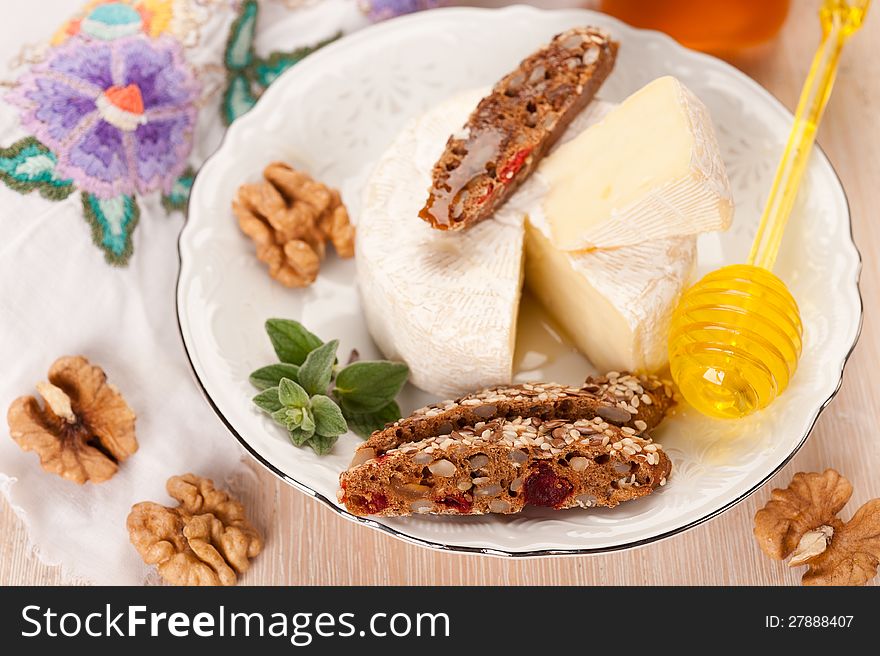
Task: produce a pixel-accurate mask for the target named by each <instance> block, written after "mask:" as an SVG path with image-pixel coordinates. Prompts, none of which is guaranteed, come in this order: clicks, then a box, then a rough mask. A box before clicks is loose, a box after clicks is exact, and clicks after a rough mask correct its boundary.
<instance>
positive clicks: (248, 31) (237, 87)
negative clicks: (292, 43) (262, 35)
mask: <svg viewBox="0 0 880 656" xmlns="http://www.w3.org/2000/svg"><path fill="white" fill-rule="evenodd" d="M258 13H259V7H258V5H257V2H256V0H247V1H246V2H244V3H243V4H242V6H241V10H240V12H239V15H238V18H236V19H235V21H234V22H233V23H232V26H231V27H230V29H229V37H228V39H227V41H226V52H225V54H224V61H225V63H226V70H227V79H226V90H225V91H224V92H223V102H222V104H221V108H220V111H221V114H222V116H223V121H224V122H225V123H226V124H227V125H229V124H230V123H232V121H234V120H235V119H236V118H238V117H239V116H241V115H242V114H244V113H245V112H247V111H248V110H249V109H250V108H251V107H253V106H254V103H256V102H257V98H259V96H260V94H262V93H263V91H265V90H266V87H268V86H269V85H270V84H271V83H272V82H273V81H274V80H276V79H277V78H278V76H279V75H281V73H283V72H284V71H285V70H287V69H288V68H290V67H291V66H293V65H294V64H296V63H297V62H298V61H300V60H302V59H303V57H306V56H307V55H309V54H311V53H312V52H314V51H315V50H317V49H318V48H321V47H323V46H325V45H327V44H328V43H330V42H331V41H335V40H336V39H338V38H339V37H340V36H342V33H341V32H339V33H338V34H335V35H333V36H332V37H330V38H329V39H325V40H323V41H321V42H319V43H317V44H316V45H314V46H304V47H302V48H297V49H296V50H291V51H279V52H273V53H272V54H271V55H269V56H268V57H266V58H265V59H263V58H259V57H257V56H256V53H255V50H254V33H255V30H256V24H257V14H258Z"/></svg>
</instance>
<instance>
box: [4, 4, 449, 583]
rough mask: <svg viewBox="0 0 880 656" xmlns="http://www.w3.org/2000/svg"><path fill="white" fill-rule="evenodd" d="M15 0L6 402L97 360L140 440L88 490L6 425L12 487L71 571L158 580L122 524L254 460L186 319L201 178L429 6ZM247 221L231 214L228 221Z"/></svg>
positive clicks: (39, 546)
mask: <svg viewBox="0 0 880 656" xmlns="http://www.w3.org/2000/svg"><path fill="white" fill-rule="evenodd" d="M81 2H82V0H79V2H77V1H75V0H40V2H39V10H38V11H35V10H34V7H35V5H34V3H15V9H10V8H8V7H7V8H6V9H4V21H3V22H2V24H0V78H2V81H0V84H2V86H3V88H2V89H0V91H2V100H0V207H2V215H0V314H2V324H0V325H2V338H0V356H2V362H3V369H4V374H3V377H2V379H0V403H2V404H3V407H8V406H9V404H10V403H11V402H12V400H13V399H15V398H16V397H19V396H21V395H24V394H33V393H34V385H35V384H36V383H38V382H40V381H42V380H45V378H46V372H47V370H48V368H49V366H50V364H51V363H52V362H53V361H54V360H55V359H56V358H57V357H59V356H61V355H77V354H82V355H85V356H86V357H87V358H89V359H90V360H91V361H92V362H94V363H97V364H100V365H101V366H102V367H103V368H104V369H105V371H106V373H107V375H108V377H109V380H110V382H111V383H113V384H114V385H116V386H117V387H118V388H119V389H120V390H121V391H122V393H123V394H124V396H125V398H126V400H127V401H128V403H129V404H130V405H131V406H132V408H133V409H134V410H135V412H136V413H137V437H138V441H139V443H140V449H139V451H138V452H137V453H136V454H135V455H134V456H133V457H132V458H131V459H130V460H128V461H126V462H125V463H124V464H123V465H122V466H121V468H120V470H119V473H118V474H117V475H116V476H115V477H113V478H112V479H111V480H110V481H108V482H106V483H102V484H100V485H95V484H91V483H87V484H85V485H82V486H78V485H76V484H74V483H71V482H69V481H66V480H63V479H62V478H60V477H58V476H55V475H52V474H48V473H46V472H44V471H43V470H42V469H41V467H40V465H39V462H38V458H37V457H36V455H35V454H34V453H26V452H23V451H22V450H20V449H19V448H18V446H17V445H16V444H15V443H14V442H13V441H12V440H11V439H9V438H8V435H7V436H4V437H3V439H0V486H2V489H3V491H4V493H5V495H6V497H7V499H8V500H9V501H10V503H11V504H12V506H13V507H14V509H15V511H16V512H17V513H18V515H19V516H20V517H21V518H22V519H23V521H24V522H25V523H26V525H27V527H28V533H29V536H30V539H31V541H32V544H33V547H34V549H35V551H36V552H37V554H38V555H39V557H40V558H41V559H43V560H44V561H46V562H48V563H53V564H60V565H62V566H63V567H64V571H65V573H66V574H68V575H74V576H78V577H84V578H86V579H88V580H91V581H95V582H98V583H108V584H121V583H139V582H142V581H143V580H144V579H145V577H146V576H147V575H148V569H147V568H146V567H145V566H144V565H143V564H142V563H141V562H140V559H139V557H138V556H137V554H136V552H135V550H134V549H133V548H132V547H131V545H130V544H129V540H128V535H127V531H126V528H125V518H126V515H127V514H128V511H129V509H130V507H131V505H132V504H133V503H135V502H138V501H142V500H153V501H158V502H160V503H165V502H168V498H167V496H166V494H165V491H164V484H165V481H166V479H167V478H168V477H169V476H171V475H174V474H180V473H184V472H186V471H193V472H197V473H198V474H200V475H203V476H208V477H212V478H214V479H215V481H216V482H217V483H218V484H220V485H222V484H224V482H225V483H228V482H229V480H230V476H231V474H232V473H233V472H234V471H235V470H236V469H237V468H239V466H240V460H241V457H242V454H241V452H240V451H239V449H238V447H237V445H236V444H235V443H234V441H233V440H231V439H229V436H228V435H227V434H226V432H225V429H224V427H223V426H222V424H221V423H220V422H219V420H218V419H217V418H216V417H215V416H214V415H213V414H212V412H211V410H210V409H209V407H208V405H207V404H206V403H205V402H204V400H203V399H202V398H201V396H200V394H199V392H198V391H197V387H196V385H195V384H194V382H193V379H192V377H191V373H190V370H189V367H188V364H187V360H186V357H185V356H184V353H183V349H182V345H181V342H180V338H179V335H178V332H177V320H176V317H175V313H174V312H175V311H174V287H175V279H176V275H177V269H178V256H177V236H178V232H179V231H180V228H181V225H182V221H183V212H182V211H183V209H184V208H185V204H186V199H187V195H188V192H189V189H190V186H191V184H192V180H193V172H194V171H195V170H197V168H198V166H199V165H200V164H201V163H202V162H203V161H204V160H205V158H206V157H207V156H208V155H210V153H211V152H212V151H213V150H214V149H215V148H216V147H217V145H218V144H219V141H220V139H221V138H222V135H223V132H224V129H225V126H226V125H227V124H228V123H229V122H230V121H231V120H234V118H235V117H236V116H238V115H240V114H242V113H243V112H246V111H247V110H248V109H249V108H250V107H251V106H252V105H253V104H254V102H255V101H256V99H257V98H258V97H259V95H260V93H261V91H262V90H263V89H265V88H266V87H267V86H268V85H269V84H270V83H271V82H272V81H273V80H274V79H275V78H276V77H277V76H278V75H280V74H281V73H282V72H283V71H284V70H285V69H286V68H288V67H289V66H292V65H294V64H296V63H297V62H298V61H299V60H300V59H302V58H303V57H305V56H306V55H308V54H309V52H311V51H312V50H313V49H314V48H317V47H320V46H321V45H323V44H325V43H327V42H329V41H332V40H333V39H335V38H337V37H338V36H339V35H341V34H344V33H346V32H350V31H352V30H355V29H358V28H360V27H362V26H364V25H366V24H368V22H369V20H371V19H372V20H377V19H380V18H384V17H386V16H388V15H391V14H393V13H396V12H400V11H406V10H411V9H417V8H423V7H425V6H428V5H430V4H436V3H431V2H425V1H423V0H410V1H406V2H402V1H397V2H394V1H389V0H384V1H378V0H377V1H374V2H373V3H372V5H371V7H370V9H369V12H368V14H369V15H366V14H365V12H364V11H363V10H362V9H361V8H359V7H358V6H357V4H356V2H355V1H354V0H318V1H309V0H305V1H303V0H262V1H261V2H260V3H259V4H258V3H257V2H256V1H255V0H235V1H233V0H117V1H108V0H93V1H91V2H88V3H87V4H85V5H84V6H83V5H82V4H81ZM230 220H231V218H230Z"/></svg>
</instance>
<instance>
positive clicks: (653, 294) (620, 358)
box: [525, 221, 697, 371]
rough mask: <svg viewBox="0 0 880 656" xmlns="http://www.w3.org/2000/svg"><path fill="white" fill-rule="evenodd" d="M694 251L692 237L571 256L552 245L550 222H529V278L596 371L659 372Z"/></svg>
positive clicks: (527, 231) (545, 305)
mask: <svg viewBox="0 0 880 656" xmlns="http://www.w3.org/2000/svg"><path fill="white" fill-rule="evenodd" d="M696 254H697V249H696V237H692V236H691V237H677V238H674V239H661V240H658V241H653V242H644V243H641V244H638V245H636V246H629V247H627V248H620V249H612V250H601V251H590V252H586V253H568V252H565V251H559V250H557V249H556V248H555V247H554V246H553V245H552V243H551V241H550V239H549V230H548V229H547V226H546V224H545V225H543V226H542V225H535V224H533V223H532V222H531V221H529V224H528V227H527V230H526V275H525V279H526V284H527V285H528V287H529V289H530V290H531V291H532V293H533V295H534V296H535V297H537V298H538V299H539V300H540V301H541V303H542V305H544V307H545V308H547V311H548V312H549V313H550V315H551V316H552V317H553V318H554V319H555V320H556V322H557V323H558V324H559V325H560V327H561V328H562V329H563V331H564V332H565V334H566V337H567V338H568V339H569V340H570V341H571V342H572V343H573V344H574V345H575V346H576V347H577V349H578V350H579V351H580V352H581V353H583V354H584V355H585V356H586V357H587V358H588V359H589V360H590V361H591V362H592V363H593V365H594V366H595V367H596V368H597V369H598V370H599V371H613V370H616V371H621V370H630V371H658V370H660V369H662V368H663V367H664V366H665V365H666V363H667V347H666V340H667V335H668V333H669V324H670V321H671V318H672V311H673V309H674V308H675V305H676V304H677V302H678V299H679V297H680V296H681V293H682V291H684V288H685V286H686V285H687V283H688V281H689V279H690V276H691V273H692V271H693V268H694V263H695V261H696Z"/></svg>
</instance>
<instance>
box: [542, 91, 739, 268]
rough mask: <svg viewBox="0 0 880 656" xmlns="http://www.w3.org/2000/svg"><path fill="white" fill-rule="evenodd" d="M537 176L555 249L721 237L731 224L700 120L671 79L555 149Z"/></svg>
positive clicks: (720, 168) (695, 104) (696, 106)
mask: <svg viewBox="0 0 880 656" xmlns="http://www.w3.org/2000/svg"><path fill="white" fill-rule="evenodd" d="M538 174H539V176H540V177H541V178H543V179H544V180H545V181H546V182H547V183H548V192H547V194H546V196H545V198H544V199H543V203H542V204H543V209H544V213H545V214H546V216H547V219H548V222H549V224H550V234H551V236H552V239H553V243H554V245H555V246H556V247H557V248H559V249H561V250H568V251H579V250H586V249H594V248H618V247H620V246H632V245H634V244H639V243H643V242H646V241H653V240H656V239H667V238H669V237H682V236H686V235H695V234H698V233H701V232H708V231H711V230H726V229H727V228H728V226H729V225H730V221H731V219H732V217H733V201H732V199H731V193H730V186H729V184H728V180H727V174H726V173H725V170H724V163H723V162H722V160H721V155H720V153H719V150H718V144H717V142H716V139H715V130H714V128H713V126H712V121H711V119H710V117H709V112H708V110H707V109H706V107H705V105H703V103H702V102H701V101H700V99H699V98H697V97H696V96H695V95H694V94H693V93H691V92H690V91H689V90H688V89H687V88H686V87H685V86H684V85H683V84H682V83H681V82H679V81H678V80H676V79H675V78H674V77H669V76H666V77H661V78H657V79H656V80H654V81H653V82H650V83H649V84H647V85H645V86H644V87H642V88H641V89H639V90H638V91H636V92H635V93H634V94H632V95H631V96H629V97H628V98H627V99H626V100H624V101H623V102H622V103H620V104H619V105H618V106H616V107H615V108H614V109H613V110H611V111H610V112H608V113H607V115H606V116H605V117H604V118H603V119H602V120H601V121H600V122H599V123H597V124H595V125H593V126H591V127H590V128H589V129H587V130H584V131H583V132H581V133H580V134H578V135H577V136H576V137H575V138H573V139H571V140H570V141H569V142H568V143H566V144H564V145H562V146H559V147H558V148H556V150H555V151H554V152H553V154H552V156H550V157H547V158H545V159H544V161H543V162H541V164H540V165H539V167H538Z"/></svg>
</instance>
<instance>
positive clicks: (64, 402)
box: [6, 356, 138, 484]
mask: <svg viewBox="0 0 880 656" xmlns="http://www.w3.org/2000/svg"><path fill="white" fill-rule="evenodd" d="M37 391H38V392H39V393H40V396H42V397H43V401H44V402H45V403H44V405H43V406H41V405H40V404H39V402H38V401H37V400H36V399H35V398H34V397H33V396H22V397H19V398H18V399H16V400H15V401H13V402H12V405H11V406H9V412H8V413H7V416H6V419H7V421H8V423H9V431H10V434H11V435H12V439H14V440H15V441H16V442H18V444H19V446H20V447H21V448H22V449H24V450H25V451H36V452H37V455H39V456H40V464H41V465H42V466H43V469H45V470H46V471H48V472H52V473H53V474H58V475H59V476H62V477H64V478H66V479H67V480H69V481H73V482H74V483H80V484H82V483H85V482H86V481H91V482H93V483H101V482H103V481H106V480H108V479H109V478H111V477H112V476H113V475H114V474H115V473H116V471H117V470H118V469H119V463H120V462H122V461H123V460H125V459H126V458H128V457H129V456H131V455H132V454H133V453H134V452H135V451H137V448H138V443H137V439H136V437H135V432H134V423H135V414H134V412H132V410H131V408H130V407H129V406H128V404H127V403H126V402H125V399H123V398H122V395H121V394H120V393H119V391H118V390H117V389H116V388H115V387H113V386H112V385H110V384H109V383H108V382H107V376H106V375H105V374H104V372H103V371H102V370H101V368H100V367H96V366H94V365H92V364H90V363H89V361H88V360H86V359H85V358H84V357H82V356H68V357H62V358H59V359H58V360H56V361H55V362H54V364H53V365H52V367H51V368H50V369H49V382H48V383H46V382H43V383H38V384H37Z"/></svg>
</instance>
